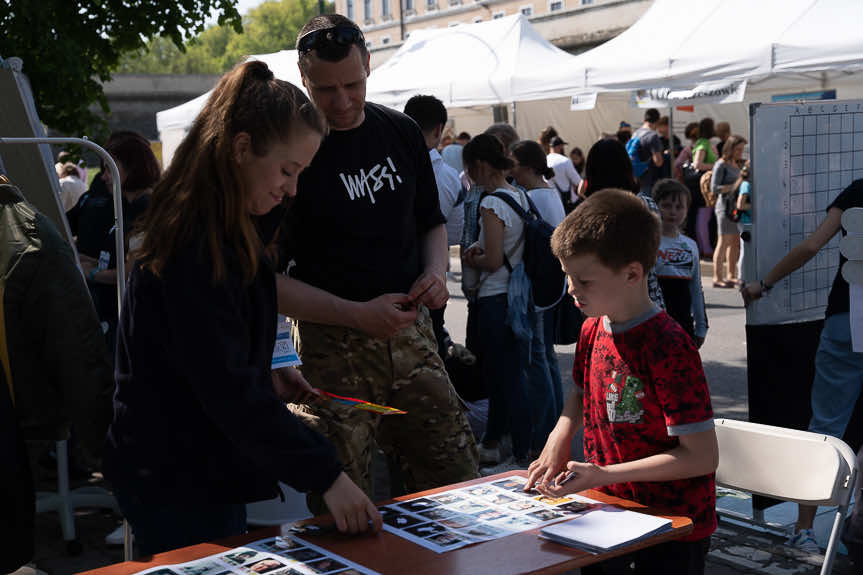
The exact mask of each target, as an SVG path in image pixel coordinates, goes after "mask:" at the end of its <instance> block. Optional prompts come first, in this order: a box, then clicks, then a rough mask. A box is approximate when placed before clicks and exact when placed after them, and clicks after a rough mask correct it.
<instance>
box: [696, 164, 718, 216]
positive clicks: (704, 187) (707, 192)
mask: <svg viewBox="0 0 863 575" xmlns="http://www.w3.org/2000/svg"><path fill="white" fill-rule="evenodd" d="M712 177H713V170H707V171H706V172H704V173H703V174H701V179H700V180H698V187H699V188H700V189H701V196H702V197H703V198H704V203H705V205H706V206H707V207H708V208H712V207H713V206H715V205H716V194H714V193H713V190H712V189H711V188H710V178H712Z"/></svg>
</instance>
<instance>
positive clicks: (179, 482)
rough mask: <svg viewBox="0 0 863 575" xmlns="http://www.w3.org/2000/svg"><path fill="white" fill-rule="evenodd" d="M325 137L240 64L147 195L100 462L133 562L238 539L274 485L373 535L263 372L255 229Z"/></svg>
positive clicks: (254, 70) (265, 233) (267, 283)
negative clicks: (312, 498) (127, 530)
mask: <svg viewBox="0 0 863 575" xmlns="http://www.w3.org/2000/svg"><path fill="white" fill-rule="evenodd" d="M326 132H327V127H326V123H325V121H324V119H323V118H322V116H321V115H320V114H319V113H318V112H317V110H316V109H315V108H314V107H313V106H312V105H311V104H310V102H309V100H308V98H307V97H306V96H305V95H304V94H303V93H302V92H301V91H300V90H299V89H298V88H296V87H295V86H293V85H291V84H289V83H288V82H284V81H282V80H277V79H275V78H274V76H273V73H272V72H271V71H270V70H269V68H267V66H266V64H264V63H263V62H246V63H244V64H241V65H240V66H238V67H236V68H234V69H233V70H232V71H231V72H228V73H227V74H226V75H225V76H223V77H222V79H221V80H220V81H219V83H218V85H217V86H216V88H215V89H214V90H213V93H212V94H211V95H210V98H209V100H208V101H207V104H206V105H205V106H204V109H203V110H202V111H201V113H200V114H199V115H198V117H197V118H196V119H195V122H194V123H193V124H192V128H191V130H190V131H189V133H188V135H187V136H186V138H185V139H184V140H183V142H182V143H181V144H180V146H179V148H178V149H177V153H176V155H175V156H174V160H173V162H172V163H171V166H170V167H169V168H168V170H167V172H166V173H165V176H164V178H163V179H162V181H161V182H159V184H158V185H157V186H156V188H155V190H154V191H153V196H152V200H151V204H150V208H149V209H148V211H147V213H146V216H145V222H144V225H143V234H144V236H143V241H142V244H141V247H140V249H139V251H138V253H137V257H138V259H137V261H136V262H135V264H134V266H133V269H132V273H131V277H130V279H129V284H128V292H127V293H126V297H125V299H124V302H123V313H122V319H121V322H120V328H119V338H118V339H119V344H118V346H117V366H116V382H117V389H116V392H115V395H114V407H115V410H114V420H113V422H112V424H111V427H110V429H109V432H108V438H107V442H106V446H105V456H104V472H105V476H106V478H108V479H109V480H110V481H111V483H112V485H113V486H114V493H115V495H116V496H117V501H118V503H119V505H120V509H121V511H122V512H123V515H124V516H125V517H126V519H127V520H128V521H129V522H130V523H131V524H132V527H133V530H134V533H135V538H136V541H137V543H138V545H139V547H140V550H141V552H142V553H144V554H152V553H158V552H161V551H165V550H168V549H173V548H177V547H184V546H187V545H192V544H195V543H200V542H203V541H208V540H211V539H217V538H222V537H227V536H231V535H238V534H241V533H244V532H245V530H246V512H245V509H246V508H245V504H246V503H247V502H250V501H257V500H263V499H270V498H272V497H274V496H275V495H277V494H278V492H279V489H278V482H279V481H283V482H285V483H287V484H288V485H291V486H292V487H294V488H295V489H297V490H298V491H312V492H317V493H322V494H323V499H324V501H325V502H326V504H327V506H328V507H329V509H330V511H331V513H332V515H333V517H334V519H335V522H336V525H337V526H338V528H339V529H340V530H342V531H350V532H355V531H363V530H365V529H366V528H367V525H368V522H369V520H370V519H371V520H372V521H373V522H374V526H375V529H378V528H380V525H381V519H380V514H379V513H378V512H377V510H376V509H375V507H374V505H372V503H371V502H370V501H369V500H368V498H367V497H366V496H365V494H363V493H362V491H360V490H359V488H358V487H357V486H356V485H354V483H353V482H352V481H351V480H350V479H349V478H348V477H347V475H345V473H344V472H343V471H342V465H341V463H340V462H339V460H338V458H337V456H336V453H335V449H334V448H333V446H332V445H331V444H330V443H329V442H327V441H326V440H325V439H324V438H323V437H322V436H320V435H319V434H317V433H315V432H313V431H311V430H310V429H308V428H307V427H305V426H304V425H303V424H302V423H301V422H300V421H299V420H298V419H297V418H296V417H295V416H294V415H292V414H291V413H290V412H289V411H288V409H287V407H286V406H285V402H284V399H285V398H287V396H288V394H289V391H288V390H287V389H285V388H283V387H277V384H276V382H275V380H274V379H273V374H272V373H271V370H270V365H271V362H272V358H273V349H274V345H275V338H276V329H277V304H276V283H275V275H274V273H273V264H272V263H271V261H270V259H269V257H268V255H267V251H266V250H265V246H267V245H269V244H271V242H272V240H273V237H272V236H273V235H274V234H273V231H272V230H274V229H275V225H274V223H273V222H270V221H269V220H267V219H263V218H262V216H264V215H266V214H268V213H269V212H271V211H272V210H273V209H274V208H276V207H277V206H279V205H280V204H281V203H282V201H283V199H284V197H285V196H289V197H292V196H294V195H295V193H296V182H297V177H298V176H299V173H300V172H301V171H302V170H303V169H304V168H305V167H306V166H308V164H309V163H310V162H311V160H312V157H313V156H314V155H315V152H316V151H317V149H318V147H319V145H320V143H321V139H322V138H323V136H324V134H326ZM278 215H281V214H278ZM273 219H274V220H275V221H278V218H273ZM296 377H297V378H300V379H301V376H299V374H298V372H297V373H296ZM300 379H297V380H295V382H294V383H295V385H296V386H297V387H300V386H301V383H305V382H304V381H302V382H301V381H300ZM306 389H308V387H307V384H306ZM293 391H294V390H291V392H293Z"/></svg>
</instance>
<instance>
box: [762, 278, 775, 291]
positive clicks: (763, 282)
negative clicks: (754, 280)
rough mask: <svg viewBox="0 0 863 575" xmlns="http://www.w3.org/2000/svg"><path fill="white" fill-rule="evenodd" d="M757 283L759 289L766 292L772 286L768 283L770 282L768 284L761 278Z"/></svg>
mask: <svg viewBox="0 0 863 575" xmlns="http://www.w3.org/2000/svg"><path fill="white" fill-rule="evenodd" d="M759 283H760V284H761V291H762V292H763V293H767V292H769V291H770V290H772V289H773V286H772V285H770V284H768V283H767V282H765V281H764V280H761V281H760V282H759Z"/></svg>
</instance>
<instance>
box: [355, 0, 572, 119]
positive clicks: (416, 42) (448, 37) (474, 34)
mask: <svg viewBox="0 0 863 575" xmlns="http://www.w3.org/2000/svg"><path fill="white" fill-rule="evenodd" d="M573 60H575V57H574V56H572V55H571V54H568V53H567V52H564V51H563V50H561V49H559V48H557V47H555V46H554V45H553V44H551V43H550V42H548V41H547V40H545V39H544V38H543V37H542V36H541V35H540V34H539V32H537V31H536V30H535V29H534V28H533V26H531V25H530V23H529V22H528V21H527V18H525V17H524V16H522V15H521V14H518V15H515V16H509V17H506V18H499V19H497V20H491V21H489V22H481V23H478V24H462V25H459V26H454V27H451V28H444V29H431V30H417V31H415V32H411V35H410V37H409V38H408V39H407V40H406V41H405V43H404V44H403V45H402V47H401V48H399V50H398V51H397V52H396V53H395V54H394V55H393V56H392V57H391V58H390V59H389V60H387V61H386V62H385V63H384V64H382V65H381V66H379V67H378V68H376V69H375V70H374V71H373V72H372V75H371V77H370V78H369V84H368V94H367V97H368V99H369V101H371V102H377V103H379V104H384V105H386V106H390V107H393V108H398V109H401V108H402V107H404V104H405V102H407V100H408V99H409V98H410V97H411V96H414V95H417V94H431V95H433V96H435V97H437V98H438V99H440V100H441V101H442V102H443V103H444V105H446V106H447V107H455V108H458V107H469V106H488V105H494V104H505V103H510V102H520V101H527V100H542V99H548V98H555V97H563V96H569V95H570V94H571V93H572V85H569V86H566V85H562V86H559V87H557V88H553V87H551V86H549V85H547V83H546V82H545V81H544V79H543V78H544V76H546V73H548V72H550V71H552V70H556V69H558V68H560V67H561V66H564V65H566V64H571V63H572V62H573ZM537 71H539V72H540V73H539V74H538V73H537Z"/></svg>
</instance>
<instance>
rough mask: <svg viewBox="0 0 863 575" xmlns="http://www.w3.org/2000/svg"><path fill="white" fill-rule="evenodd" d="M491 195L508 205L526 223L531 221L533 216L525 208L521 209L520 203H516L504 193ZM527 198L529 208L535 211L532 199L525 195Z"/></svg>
mask: <svg viewBox="0 0 863 575" xmlns="http://www.w3.org/2000/svg"><path fill="white" fill-rule="evenodd" d="M490 195H492V196H494V197H496V198H500V199H501V200H503V201H504V203H505V204H506V205H508V206H509V207H510V208H511V209H512V211H514V212H515V213H516V214H517V215H518V217H520V218H521V219H523V220H525V221H527V220H529V219H531V216H530V215H529V214H528V213H527V212H526V211H524V208H523V207H521V206H520V205H519V203H518V202H516V201H515V198H513V197H512V196H510V195H509V194H505V193H503V192H492V193H491V194H490ZM525 197H527V201H528V202H529V203H528V206H530V209H531V210H533V209H534V206H533V202H531V201H530V197H528V195H527V194H525Z"/></svg>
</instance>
